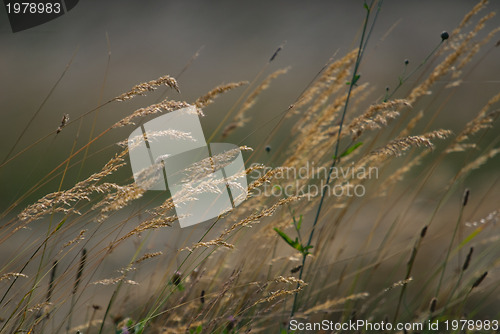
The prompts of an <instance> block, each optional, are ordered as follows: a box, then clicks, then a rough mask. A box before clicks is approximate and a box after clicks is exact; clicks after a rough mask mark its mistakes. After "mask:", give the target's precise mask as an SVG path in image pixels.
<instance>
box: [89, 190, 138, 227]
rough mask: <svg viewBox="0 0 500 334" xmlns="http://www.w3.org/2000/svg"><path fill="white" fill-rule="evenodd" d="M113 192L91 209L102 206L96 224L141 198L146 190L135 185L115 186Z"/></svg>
mask: <svg viewBox="0 0 500 334" xmlns="http://www.w3.org/2000/svg"><path fill="white" fill-rule="evenodd" d="M114 190H115V192H114V193H109V194H107V195H106V196H105V198H104V199H103V200H102V201H100V202H99V203H97V204H96V205H94V206H93V207H92V210H94V209H97V208H99V207H101V206H104V207H103V208H102V209H101V211H100V214H99V216H98V217H97V221H98V222H103V221H104V220H105V219H106V218H107V217H108V213H109V212H112V211H118V210H120V209H123V208H124V207H126V206H127V205H128V204H130V202H132V201H134V200H136V199H138V198H141V197H142V195H144V193H145V192H146V190H144V189H142V188H141V187H138V186H137V185H136V184H135V183H132V184H129V185H126V186H118V185H115V187H114Z"/></svg>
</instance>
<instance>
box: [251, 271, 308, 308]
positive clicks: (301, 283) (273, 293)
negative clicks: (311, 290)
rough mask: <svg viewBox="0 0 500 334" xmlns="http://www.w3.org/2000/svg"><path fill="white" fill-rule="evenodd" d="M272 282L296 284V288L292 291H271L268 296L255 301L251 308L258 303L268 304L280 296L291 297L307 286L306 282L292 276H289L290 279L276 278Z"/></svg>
mask: <svg viewBox="0 0 500 334" xmlns="http://www.w3.org/2000/svg"><path fill="white" fill-rule="evenodd" d="M274 282H276V283H286V284H297V287H296V288H295V289H292V290H287V289H279V290H276V291H271V292H270V293H269V296H267V297H265V298H261V299H259V300H257V301H256V302H255V303H254V304H253V306H255V305H257V304H260V303H268V302H270V301H272V300H274V299H276V298H279V297H281V296H287V295H293V294H295V293H296V292H299V291H301V290H302V289H304V287H306V286H307V283H306V282H304V281H303V280H301V279H298V278H295V277H293V276H291V277H283V276H278V277H277V278H275V279H274Z"/></svg>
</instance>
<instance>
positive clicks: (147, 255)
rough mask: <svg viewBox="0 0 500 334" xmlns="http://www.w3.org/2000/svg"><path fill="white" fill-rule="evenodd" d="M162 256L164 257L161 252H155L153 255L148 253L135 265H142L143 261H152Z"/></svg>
mask: <svg viewBox="0 0 500 334" xmlns="http://www.w3.org/2000/svg"><path fill="white" fill-rule="evenodd" d="M160 255H163V252H161V251H159V252H153V253H146V254H144V255H143V256H141V257H140V258H139V259H137V260H136V261H135V262H134V263H136V264H137V263H141V262H143V261H146V260H149V259H152V258H154V257H157V256H160Z"/></svg>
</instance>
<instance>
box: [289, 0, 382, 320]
mask: <svg viewBox="0 0 500 334" xmlns="http://www.w3.org/2000/svg"><path fill="white" fill-rule="evenodd" d="M382 2H383V1H379V3H378V9H377V13H376V16H375V19H374V20H373V22H372V25H371V28H370V31H369V32H368V36H367V38H366V39H365V35H366V33H367V31H368V21H369V18H370V13H371V9H372V7H373V3H374V1H372V2H371V3H370V5H369V6H367V5H366V3H365V8H366V17H365V21H364V24H363V31H362V34H361V40H360V43H359V49H358V55H357V57H356V62H355V64H354V70H353V73H352V78H351V82H350V84H349V90H348V92H347V98H346V101H345V103H344V109H343V111H342V117H341V119H340V125H339V130H338V133H337V141H336V144H335V154H334V157H335V159H333V161H332V165H331V166H330V171H331V170H332V169H333V168H334V167H335V165H336V164H337V163H338V162H340V157H339V156H338V155H339V154H338V153H339V148H340V136H341V134H342V127H343V124H344V121H345V115H346V113H347V108H348V106H349V99H350V96H351V93H352V89H353V87H354V86H355V84H356V82H357V81H358V79H359V75H358V70H359V65H360V64H361V60H362V58H363V52H364V50H365V48H366V45H367V42H368V37H369V36H370V34H371V31H372V30H373V27H374V25H375V21H376V18H377V15H378V13H379V12H380V9H381V6H382ZM330 178H331V173H328V176H327V178H326V182H325V185H324V187H323V189H322V194H321V199H320V201H319V205H318V209H317V210H316V215H315V217H314V222H313V225H312V229H311V232H310V234H309V239H308V240H307V245H306V246H310V245H311V241H312V238H313V236H314V231H315V229H316V225H317V223H318V220H319V216H320V213H321V209H322V207H323V203H324V200H325V194H326V191H325V190H326V187H327V186H328V184H329V183H330ZM306 258H307V255H306V254H303V255H302V267H301V268H300V273H299V279H302V276H303V274H304V268H305V263H306ZM299 285H300V284H299V283H297V288H298V287H299ZM297 301H298V291H297V292H296V293H295V295H294V299H293V305H292V311H291V312H290V318H292V317H293V315H294V314H295V311H296V309H297Z"/></svg>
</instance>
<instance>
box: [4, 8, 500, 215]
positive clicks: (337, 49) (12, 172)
mask: <svg viewBox="0 0 500 334" xmlns="http://www.w3.org/2000/svg"><path fill="white" fill-rule="evenodd" d="M475 3H476V2H475V1H470V0H462V1H457V0H453V1H452V0H448V1H407V0H403V1H402V0H386V1H385V2H384V4H383V9H382V11H381V13H380V15H379V17H378V22H377V24H376V27H375V30H374V32H373V36H372V39H371V41H370V44H369V47H368V49H367V52H366V57H365V60H364V62H363V64H362V66H361V75H362V78H363V80H364V81H367V82H370V83H371V84H372V85H375V87H376V94H375V96H374V98H377V97H380V96H381V95H382V94H383V93H384V91H385V87H386V86H389V87H390V86H393V87H394V86H395V85H396V84H397V78H398V76H399V75H400V74H401V73H402V71H403V62H404V60H405V59H408V60H409V61H410V65H409V66H410V67H409V70H411V69H413V68H414V67H416V66H417V64H418V63H420V62H421V61H422V60H423V59H424V58H425V57H426V56H427V55H428V54H429V53H430V51H431V50H432V49H433V48H434V47H435V46H436V45H437V44H438V43H439V41H440V38H439V35H440V33H441V31H443V30H447V31H451V30H452V29H453V28H454V27H455V26H457V25H458V23H459V22H460V20H461V19H462V17H463V15H464V14H465V13H466V12H467V11H468V10H469V9H470V8H472V6H473V5H474V4H475ZM489 8H490V9H491V10H498V9H500V3H499V2H498V1H492V3H491V4H490V5H489ZM364 13H365V12H364V9H363V1H312V2H308V3H304V2H302V1H252V2H240V1H215V2H204V1H141V2H137V1H106V2H102V3H95V2H87V1H81V2H80V3H79V4H78V5H77V6H76V7H75V8H74V9H73V10H71V11H70V12H68V13H67V14H65V15H63V16H62V17H59V18H57V19H55V20H53V21H50V22H48V23H46V24H43V25H41V26H38V27H35V28H32V29H29V30H25V31H22V32H18V33H12V32H11V30H10V27H9V24H8V20H7V15H6V13H5V11H4V9H3V8H2V9H1V10H0V45H1V51H0V73H1V77H0V92H1V94H0V107H1V109H0V112H1V119H2V121H1V122H0V127H1V128H0V142H1V143H2V145H0V158H1V160H3V159H4V157H5V156H6V155H7V152H9V150H10V149H11V148H12V145H13V143H14V141H15V139H16V138H17V137H18V136H19V134H20V133H21V131H22V130H23V129H24V127H25V125H26V124H27V122H28V121H29V119H30V118H31V116H32V115H33V114H34V113H35V111H36V110H37V108H38V107H39V106H40V104H41V103H42V101H43V100H44V99H45V97H46V96H47V95H48V93H49V91H50V89H51V87H52V86H53V85H54V84H55V82H56V81H57V79H58V78H59V77H60V75H61V74H62V72H63V71H64V69H65V67H66V65H67V64H68V62H69V61H70V59H71V58H72V57H73V55H74V60H73V61H72V63H71V65H70V67H69V68H68V70H67V72H66V74H65V75H64V77H63V79H62V80H61V82H60V84H59V85H58V86H57V88H56V89H55V91H54V93H53V94H52V95H51V96H50V98H49V99H48V101H47V103H46V104H45V105H44V107H43V108H42V110H41V111H40V113H39V115H38V116H37V117H36V119H35V121H34V122H33V123H32V124H31V126H30V127H29V128H28V129H27V133H26V135H25V136H24V137H23V138H22V140H21V141H20V143H19V144H18V145H17V147H16V149H15V151H14V152H18V151H19V150H21V149H22V148H24V147H26V146H27V145H29V144H30V143H32V142H33V141H34V140H36V139H38V138H40V137H42V136H44V135H46V134H47V133H49V132H50V131H53V130H54V129H56V128H57V127H58V126H59V124H60V121H61V118H62V115H63V114H65V113H67V114H69V116H70V119H75V118H77V117H78V116H80V115H82V114H83V113H85V112H87V111H89V110H91V109H93V108H94V107H96V106H97V105H99V104H100V103H102V102H105V101H108V100H109V99H111V98H113V97H114V96H117V95H119V94H120V93H122V92H124V91H127V90H128V89H130V88H131V87H132V86H133V85H135V84H137V83H139V82H143V81H148V80H152V79H154V78H157V77H159V76H161V75H165V74H170V75H172V76H176V74H178V73H179V72H180V71H181V70H182V68H183V67H184V66H185V65H186V63H187V62H188V61H189V59H190V58H191V57H192V56H193V55H194V54H195V53H196V52H197V51H198V50H200V48H201V51H200V54H199V57H198V58H197V59H196V61H194V62H193V63H192V65H191V66H190V67H189V69H188V70H187V71H186V72H184V73H183V74H182V76H181V77H180V78H179V84H180V87H181V94H176V93H174V92H171V91H170V92H168V94H169V97H171V98H172V99H175V100H185V101H187V102H192V101H194V100H195V99H196V98H197V97H199V96H200V95H202V94H204V93H205V92H207V91H208V90H210V89H211V88H213V87H214V86H216V85H218V84H221V83H228V82H231V81H240V80H249V81H251V80H252V79H253V78H254V77H255V76H256V74H257V73H258V72H259V71H260V70H261V69H262V68H263V66H264V65H265V64H266V62H267V61H268V59H269V57H270V56H271V55H272V54H273V52H274V51H275V50H276V48H277V47H278V46H279V45H282V44H283V43H285V42H286V43H285V46H284V48H283V50H282V52H281V53H280V54H279V56H278V57H277V58H276V60H275V61H274V62H272V64H271V66H270V67H269V68H268V71H267V72H272V71H273V70H275V69H278V68H282V67H288V66H290V67H291V69H290V71H289V72H288V74H286V75H285V76H281V77H280V78H278V79H277V80H276V81H275V82H274V83H273V85H272V88H271V89H270V90H268V91H266V92H265V93H264V94H263V95H262V96H261V97H260V99H259V104H258V105H257V106H256V107H255V108H253V109H252V111H251V116H252V118H253V121H252V122H251V123H250V124H249V125H248V126H247V127H246V128H245V129H243V130H242V131H239V132H237V134H235V135H234V136H232V137H231V138H229V140H231V141H233V142H236V143H240V141H241V140H242V139H243V138H245V140H244V141H243V142H241V144H246V145H249V146H255V145H256V144H260V141H259V140H262V138H263V137H264V136H263V133H268V132H269V131H270V126H272V125H274V124H275V123H273V122H276V116H277V115H278V114H279V113H280V112H282V111H283V110H284V109H286V108H287V106H288V105H290V104H291V103H293V101H294V100H295V99H296V98H297V96H298V95H299V94H300V92H301V91H302V90H303V89H304V88H305V87H306V85H307V83H309V81H310V80H311V79H312V78H313V77H314V75H315V74H316V73H317V72H318V71H319V70H320V69H321V67H322V66H323V65H324V64H325V63H326V62H327V61H328V59H329V58H330V57H332V56H333V55H336V56H337V57H340V56H341V55H344V54H345V53H346V52H348V51H349V50H351V49H352V48H354V47H355V46H356V45H357V42H358V39H359V32H360V28H361V24H362V21H363V17H364ZM499 22H500V18H498V17H496V18H494V19H493V20H492V21H490V23H489V25H490V26H491V27H495V26H498V23H499ZM486 30H488V29H486ZM106 34H107V35H108V37H109V50H110V51H111V58H110V63H109V68H108V71H107V72H106V66H107V61H108V43H107V38H106ZM483 53H484V50H483ZM480 56H481V54H480V55H479V56H478V58H479V57H480ZM497 59H498V51H497V50H495V51H494V52H492V53H491V54H490V55H489V56H488V57H486V58H485V59H483V60H482V61H481V63H480V66H477V67H476V68H474V73H473V74H472V75H469V76H467V77H466V78H465V82H464V83H463V84H462V85H461V87H459V88H458V91H457V96H462V97H464V98H462V99H452V101H451V102H450V103H449V104H448V105H447V110H446V111H445V112H443V113H441V116H440V117H438V119H437V120H436V127H438V126H446V127H448V128H452V129H458V127H459V126H460V124H463V121H464V120H465V119H469V118H471V117H472V115H475V113H476V112H477V110H478V108H479V107H480V105H481V103H483V102H484V101H485V99H486V98H488V97H490V96H492V95H493V94H494V93H496V92H498V88H499V86H500V81H499V78H500V66H499V64H498V61H497ZM415 78H416V77H415ZM104 80H105V82H104ZM447 83H448V82H441V83H438V85H439V84H442V85H446V84H447ZM242 91H243V89H242V88H240V89H239V90H237V91H235V92H231V93H229V94H227V96H224V97H221V98H219V101H218V102H217V104H216V105H214V106H211V107H210V108H209V109H208V110H207V116H206V117H205V118H203V120H202V122H203V125H204V131H205V134H206V136H207V137H209V135H210V134H211V133H212V131H213V130H214V129H215V128H216V127H217V125H218V122H219V121H220V120H221V119H222V117H223V115H225V113H226V112H227V110H228V109H229V108H230V107H231V106H232V104H233V103H234V102H235V100H236V99H237V97H238V96H239V94H241V92H242ZM401 93H402V94H403V93H404V90H402V91H401ZM158 96H159V94H156V95H154V94H152V97H146V98H138V99H136V100H135V101H131V102H127V103H121V104H117V103H115V104H112V105H109V106H106V107H105V108H103V109H102V110H100V111H99V114H98V117H97V127H96V130H95V133H100V131H102V130H104V129H106V128H107V127H109V126H110V125H111V124H113V123H114V122H115V121H117V120H119V119H121V118H122V117H123V116H125V115H127V114H128V113H130V112H132V111H133V110H135V109H136V108H138V107H142V106H146V105H148V104H149V103H152V102H154V101H155V99H157V98H158ZM455 100H456V102H455ZM373 101H374V99H372V100H370V101H369V102H373ZM94 115H95V113H94V114H91V115H89V116H88V117H86V118H85V119H84V123H83V124H82V127H81V130H80V132H79V139H78V144H77V146H81V145H82V144H83V143H85V142H86V141H88V137H89V133H90V129H91V127H92V122H93V120H94ZM450 116H451V117H450ZM269 123H270V125H268V126H267V127H266V126H264V125H266V124H269ZM77 130H78V122H77V123H73V124H72V125H71V126H69V127H68V128H66V129H65V130H64V131H63V132H62V133H61V134H59V135H58V137H57V138H56V139H52V138H50V139H48V140H46V141H44V142H43V143H42V144H41V145H38V146H36V147H35V148H34V149H33V150H31V151H29V152H28V153H26V154H24V155H22V156H21V157H20V158H18V159H17V160H16V161H15V163H11V164H9V165H8V166H5V167H3V168H2V171H1V173H0V185H1V189H0V200H1V202H0V203H1V207H2V208H5V207H6V205H7V203H8V202H9V200H11V199H12V196H13V194H15V193H17V191H19V190H20V188H23V187H26V186H21V184H20V181H22V182H27V183H28V184H29V183H30V182H31V181H33V180H36V179H37V177H39V175H40V174H42V175H44V174H45V173H47V172H48V171H49V170H50V169H51V167H54V166H56V165H57V164H58V163H59V162H60V159H61V157H63V156H65V155H67V154H68V152H69V150H70V149H71V146H72V143H73V140H74V138H75V135H76V134H77V132H78V131H77ZM130 131H132V128H126V129H121V130H120V131H114V132H112V133H111V134H109V136H107V137H106V138H104V140H103V141H101V142H100V143H98V144H97V145H94V146H93V147H92V148H91V152H92V151H95V150H97V149H99V148H100V147H101V146H100V145H103V146H106V144H110V143H112V142H115V141H117V140H122V139H124V138H126V137H127V136H128V133H129V132H130ZM51 141H53V142H51ZM270 144H272V143H270ZM49 146H50V147H49ZM100 157H101V158H102V160H99V157H96V158H94V159H93V160H92V161H93V162H95V165H94V166H92V165H91V163H90V164H89V165H87V167H89V168H90V170H92V167H96V166H99V165H100V164H101V163H102V162H104V161H106V158H107V156H105V155H104V156H102V155H100ZM40 159H41V161H40V162H39V160H40ZM35 163H36V166H37V168H36V170H35V171H34V172H33V174H32V176H31V177H27V175H28V174H27V173H29V172H30V171H29V169H30V168H29V167H30V166H33V165H34V164H35ZM23 189H24V188H23ZM21 190H22V189H21Z"/></svg>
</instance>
